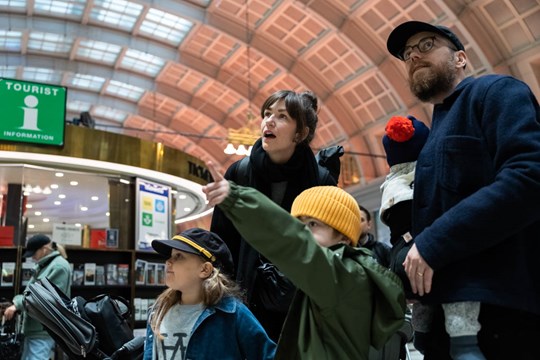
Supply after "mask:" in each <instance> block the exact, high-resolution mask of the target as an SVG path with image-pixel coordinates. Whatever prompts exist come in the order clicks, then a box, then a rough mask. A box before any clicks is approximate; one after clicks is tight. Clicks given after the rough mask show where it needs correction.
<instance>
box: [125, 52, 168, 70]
mask: <svg viewBox="0 0 540 360" xmlns="http://www.w3.org/2000/svg"><path fill="white" fill-rule="evenodd" d="M163 65H165V60H163V59H162V58H160V57H157V56H154V55H151V54H148V53H144V52H142V51H138V50H133V49H128V50H127V51H126V54H125V56H124V57H123V59H122V63H121V64H120V66H121V67H122V68H124V69H127V70H132V71H135V72H139V73H143V74H145V75H150V76H156V75H157V74H158V73H159V72H160V71H161V69H162V68H163Z"/></svg>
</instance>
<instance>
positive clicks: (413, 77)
mask: <svg viewBox="0 0 540 360" xmlns="http://www.w3.org/2000/svg"><path fill="white" fill-rule="evenodd" d="M455 78H456V72H455V64H454V61H453V58H450V59H449V61H446V62H441V63H440V64H439V65H434V64H431V63H429V62H426V61H418V62H416V63H415V64H414V65H412V66H411V67H410V69H409V79H408V82H409V88H410V89H411V92H412V93H413V94H414V96H416V97H417V98H418V99H419V100H420V101H422V102H430V101H431V100H432V99H433V98H435V97H437V95H439V94H441V93H447V92H448V91H450V90H451V89H452V88H453V86H454V80H455Z"/></svg>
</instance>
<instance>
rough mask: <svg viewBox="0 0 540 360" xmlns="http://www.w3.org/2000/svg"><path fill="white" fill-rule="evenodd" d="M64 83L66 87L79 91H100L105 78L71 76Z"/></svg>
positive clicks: (80, 75) (83, 75)
mask: <svg viewBox="0 0 540 360" xmlns="http://www.w3.org/2000/svg"><path fill="white" fill-rule="evenodd" d="M66 82H67V85H68V86H73V87H76V88H79V89H85V90H89V91H100V90H101V88H102V87H103V84H104V83H105V78H102V77H98V76H92V75H85V74H72V75H71V76H70V77H69V79H68V80H67V81H66Z"/></svg>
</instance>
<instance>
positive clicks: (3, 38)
mask: <svg viewBox="0 0 540 360" xmlns="http://www.w3.org/2000/svg"><path fill="white" fill-rule="evenodd" d="M21 38H22V32H20V31H6V30H0V50H2V51H17V52H19V51H21Z"/></svg>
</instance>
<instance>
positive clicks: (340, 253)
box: [203, 162, 405, 360]
mask: <svg viewBox="0 0 540 360" xmlns="http://www.w3.org/2000/svg"><path fill="white" fill-rule="evenodd" d="M207 165H208V168H209V170H210V173H211V175H212V177H213V179H214V181H215V182H213V183H209V184H208V185H206V186H205V187H203V191H204V193H205V194H206V196H207V199H208V205H209V206H215V205H219V206H220V207H221V209H222V211H223V213H224V214H225V215H226V216H227V217H229V219H231V221H232V222H233V223H234V225H235V226H236V228H237V229H238V230H239V231H240V233H241V234H242V236H243V238H244V239H245V240H246V241H248V242H249V243H250V244H251V245H252V246H253V247H254V248H255V249H257V251H260V252H261V254H263V255H264V256H265V257H266V258H268V259H269V260H271V261H272V262H273V263H275V264H276V265H277V266H278V267H279V268H280V269H281V271H283V272H284V273H285V275H286V276H287V277H288V278H289V279H290V280H291V281H292V282H293V283H294V285H295V286H296V287H297V292H296V294H295V297H294V299H293V301H292V304H291V308H290V310H289V313H288V316H287V319H286V321H285V324H284V326H283V332H282V334H281V336H280V338H279V343H278V349H277V352H276V357H275V358H276V359H277V360H281V359H286V360H294V359H306V360H307V359H309V360H312V359H331V360H335V359H358V360H363V359H364V360H366V359H367V358H368V353H369V347H370V344H372V345H373V346H374V347H375V348H377V349H379V348H381V347H382V346H383V345H384V344H385V343H386V341H387V340H388V338H389V337H390V336H391V335H393V334H394V333H395V332H396V330H397V329H399V328H400V327H401V325H402V324H403V320H404V311H405V298H404V294H403V288H402V286H401V281H400V280H399V279H398V278H397V276H396V275H395V274H394V273H392V272H391V271H390V270H388V269H385V268H383V267H382V266H381V265H379V264H378V263H377V261H376V260H375V259H374V258H373V256H372V255H371V251H369V250H367V249H363V248H357V247H355V246H356V245H357V244H356V243H357V241H358V239H359V237H360V233H361V223H360V209H359V207H358V204H357V202H356V200H355V199H354V198H353V197H352V196H351V195H350V194H348V193H347V192H346V191H344V190H343V189H341V188H339V187H336V186H316V187H312V188H310V189H307V190H304V191H303V192H302V193H300V195H298V196H297V197H296V199H295V200H294V202H293V204H292V207H291V213H290V214H289V213H288V212H287V211H285V210H284V209H282V208H281V207H279V206H278V205H276V204H275V203H274V202H273V201H272V200H270V199H269V198H268V197H266V196H265V195H264V194H261V193H260V192H259V191H257V190H256V189H253V188H249V187H243V186H239V185H236V184H235V183H234V182H229V181H227V180H225V179H224V178H223V176H222V175H221V174H219V173H218V172H217V170H216V168H215V167H214V165H213V164H212V163H211V162H209V163H208V164H207Z"/></svg>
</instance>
